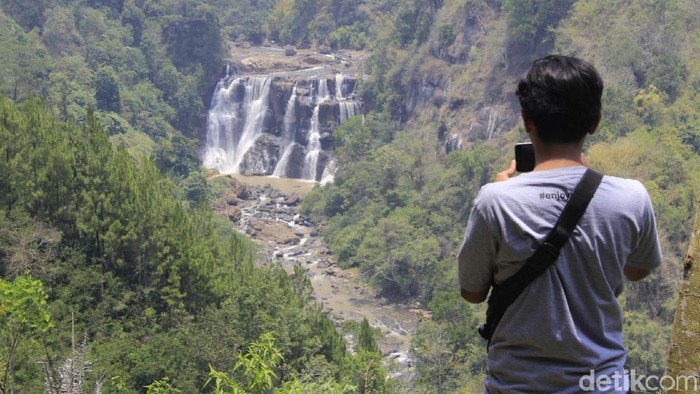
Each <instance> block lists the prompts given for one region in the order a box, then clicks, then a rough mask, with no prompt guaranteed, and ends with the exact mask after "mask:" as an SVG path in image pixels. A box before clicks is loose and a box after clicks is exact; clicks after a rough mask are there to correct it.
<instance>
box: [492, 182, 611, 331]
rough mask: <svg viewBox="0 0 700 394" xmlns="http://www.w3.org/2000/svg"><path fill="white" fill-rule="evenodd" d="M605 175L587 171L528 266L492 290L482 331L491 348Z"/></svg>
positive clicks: (550, 260) (565, 239)
mask: <svg viewBox="0 0 700 394" xmlns="http://www.w3.org/2000/svg"><path fill="white" fill-rule="evenodd" d="M602 180H603V175H602V174H600V173H599V172H596V171H594V170H591V169H586V172H585V173H584V174H583V178H581V181H579V183H578V185H576V188H575V189H574V191H573V193H572V194H571V196H570V197H569V201H568V202H567V203H566V206H565V207H564V210H563V211H562V213H561V215H560V216H559V219H558V220H557V223H556V224H555V225H554V228H552V230H551V231H550V233H549V235H548V236H547V238H546V239H545V240H544V242H543V243H542V244H541V245H540V247H539V248H537V250H535V253H533V255H532V256H530V257H529V258H528V259H527V260H526V262H525V265H524V266H523V267H522V268H521V269H520V270H519V271H518V272H516V273H515V274H514V275H513V276H511V277H510V278H508V279H506V281H505V282H503V283H501V284H500V285H495V286H494V287H493V290H491V295H490V296H489V300H488V308H487V310H486V324H484V325H483V326H481V327H480V328H479V334H481V336H482V337H483V338H484V339H487V340H488V341H489V345H490V344H491V337H492V336H493V333H494V331H495V330H496V326H497V325H498V323H499V322H500V321H501V318H502V317H503V314H504V313H505V312H506V309H508V307H509V306H510V305H511V304H512V303H513V302H514V301H515V300H516V299H517V298H518V296H519V295H520V294H521V293H522V292H523V291H524V290H525V288H526V287H527V286H528V285H529V284H530V283H532V281H533V280H535V279H536V278H537V277H538V276H539V275H540V274H542V273H543V272H545V271H546V270H547V268H549V266H551V265H552V264H553V263H554V262H555V261H556V260H557V258H558V257H559V252H560V250H561V248H562V246H564V244H565V243H566V241H567V240H568V239H569V236H570V235H571V233H572V232H573V231H574V229H575V228H576V224H578V222H579V220H580V219H581V216H583V213H584V212H586V208H588V204H589V203H590V202H591V199H592V198H593V195H594V194H595V192H596V190H597V189H598V186H599V185H600V182H601V181H602Z"/></svg>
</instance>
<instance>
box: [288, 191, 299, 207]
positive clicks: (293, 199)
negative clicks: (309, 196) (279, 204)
mask: <svg viewBox="0 0 700 394" xmlns="http://www.w3.org/2000/svg"><path fill="white" fill-rule="evenodd" d="M301 201H302V198H301V196H300V195H299V194H297V193H291V194H290V195H289V196H288V197H287V205H289V206H290V207H294V206H297V205H298V204H299V203H300V202H301Z"/></svg>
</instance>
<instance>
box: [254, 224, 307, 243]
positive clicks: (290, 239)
mask: <svg viewBox="0 0 700 394" xmlns="http://www.w3.org/2000/svg"><path fill="white" fill-rule="evenodd" d="M249 225H250V227H251V230H253V231H255V232H256V233H257V238H258V239H259V240H260V241H263V242H267V241H273V242H274V243H277V244H282V245H290V244H298V243H299V241H300V240H299V237H298V236H297V235H296V234H295V233H294V231H293V230H292V229H291V228H289V226H288V225H287V224H286V223H284V222H280V221H274V220H262V219H257V218H256V219H252V220H251V221H250V222H249Z"/></svg>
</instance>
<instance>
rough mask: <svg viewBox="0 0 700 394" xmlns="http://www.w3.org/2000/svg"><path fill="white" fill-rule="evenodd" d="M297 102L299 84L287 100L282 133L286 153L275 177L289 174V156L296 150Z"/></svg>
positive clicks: (281, 145) (281, 144)
mask: <svg viewBox="0 0 700 394" xmlns="http://www.w3.org/2000/svg"><path fill="white" fill-rule="evenodd" d="M296 101H297V84H296V83H295V84H294V87H293V88H292V95H291V96H289V100H287V107H286V108H285V110H284V123H283V124H284V130H283V131H282V141H281V142H280V148H281V147H284V152H283V153H282V156H281V157H280V160H279V162H277V166H276V167H275V171H274V172H273V173H272V175H274V176H278V177H284V176H286V174H287V164H288V162H289V155H291V153H292V149H293V148H294V131H295V130H294V128H293V127H292V126H293V122H294V115H295V114H294V106H295V105H296Z"/></svg>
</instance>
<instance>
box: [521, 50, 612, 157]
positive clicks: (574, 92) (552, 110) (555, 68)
mask: <svg viewBox="0 0 700 394" xmlns="http://www.w3.org/2000/svg"><path fill="white" fill-rule="evenodd" d="M515 94H516V95H517V96H518V99H519V100H520V106H521V107H522V110H523V116H524V117H525V118H526V119H529V120H530V121H532V123H533V124H534V126H535V128H536V129H537V136H538V137H539V139H540V140H541V141H542V142H543V143H545V144H569V143H576V142H580V141H582V140H583V138H584V137H585V136H586V134H588V133H590V132H593V131H594V130H595V128H596V127H597V125H598V122H599V121H600V116H601V96H602V94H603V80H602V79H601V78H600V75H598V72H597V71H596V70H595V68H594V67H593V65H591V64H590V63H588V62H586V61H583V60H581V59H576V58H573V57H568V56H559V55H549V56H547V57H545V58H542V59H538V60H535V62H534V63H533V64H532V67H531V68H530V71H528V73H527V75H526V76H525V78H523V79H521V80H520V82H518V90H517V91H516V92H515Z"/></svg>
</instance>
